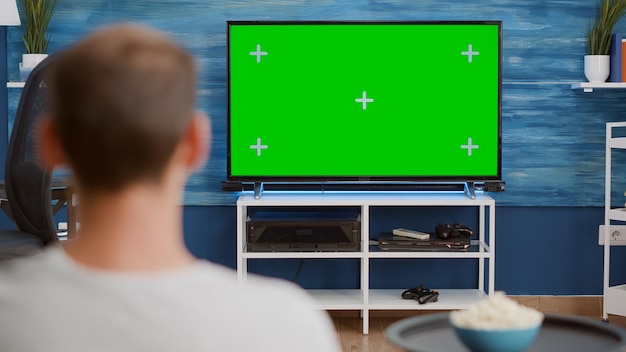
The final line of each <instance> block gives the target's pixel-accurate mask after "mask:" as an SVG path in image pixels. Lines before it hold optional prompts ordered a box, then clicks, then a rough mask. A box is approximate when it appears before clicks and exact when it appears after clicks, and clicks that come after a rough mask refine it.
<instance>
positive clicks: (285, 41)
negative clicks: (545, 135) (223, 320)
mask: <svg viewBox="0 0 626 352" xmlns="http://www.w3.org/2000/svg"><path fill="white" fill-rule="evenodd" d="M500 63H501V22H499V21H486V22H485V21H481V22H467V21H463V22H240V21H231V22H228V99H229V100H228V151H227V152H228V157H227V160H228V178H229V180H237V181H271V180H276V181H281V180H282V181H298V180H328V181H333V180H338V181H341V180H363V179H367V180H399V181H401V180H416V181H420V180H422V181H424V180H426V181H427V180H468V181H469V180H499V179H500V177H501V174H500V173H501V165H500V162H501V154H500V153H501V126H500V123H501V115H500V114H501V109H500V107H501V73H500Z"/></svg>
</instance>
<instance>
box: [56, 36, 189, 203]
mask: <svg viewBox="0 0 626 352" xmlns="http://www.w3.org/2000/svg"><path fill="white" fill-rule="evenodd" d="M49 88H51V89H49V91H50V92H51V111H50V112H51V116H52V126H53V127H54V129H55V131H56V134H57V136H58V140H59V143H60V146H61V149H62V151H63V153H64V155H65V158H66V161H67V162H68V164H69V166H70V168H71V169H72V171H73V172H74V176H75V177H76V179H77V181H78V183H79V184H80V186H81V187H82V188H83V190H84V191H86V192H102V191H105V192H114V191H118V190H121V189H123V188H124V187H126V186H129V185H131V184H133V183H137V182H143V181H149V182H152V181H155V182H158V181H159V180H160V178H161V176H162V175H163V171H164V169H165V167H166V165H167V163H168V161H169V160H170V158H171V156H172V155H173V152H174V150H175V149H176V146H177V145H178V142H179V141H180V139H181V136H182V135H183V133H184V132H185V129H186V127H187V126H188V123H189V120H190V118H191V117H192V115H193V111H194V104H195V102H194V100H195V99H194V96H195V67H194V62H193V58H192V57H191V55H189V54H188V53H187V52H186V51H185V50H183V49H182V48H180V47H179V46H178V45H176V43H174V42H173V41H172V40H171V39H169V38H168V37H167V36H166V35H164V34H163V33H160V32H158V31H154V30H151V29H148V28H145V27H141V26H137V25H118V26H114V27H110V28H107V29H103V30H100V31H98V32H96V33H95V34H93V35H91V36H89V37H88V38H86V39H85V40H83V41H81V42H80V43H78V44H77V45H76V46H74V47H72V48H71V49H69V50H67V51H65V52H63V53H61V54H60V57H59V59H58V60H57V62H56V63H55V67H54V70H53V73H52V76H51V81H50V85H49Z"/></svg>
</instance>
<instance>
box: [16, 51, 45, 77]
mask: <svg viewBox="0 0 626 352" xmlns="http://www.w3.org/2000/svg"><path fill="white" fill-rule="evenodd" d="M47 57H48V54H22V62H20V81H22V82H23V81H26V79H27V78H28V75H30V72H31V71H32V70H33V68H35V66H37V65H39V63H40V62H42V61H43V60H44V59H45V58H47Z"/></svg>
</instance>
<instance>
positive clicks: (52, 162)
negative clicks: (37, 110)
mask: <svg viewBox="0 0 626 352" xmlns="http://www.w3.org/2000/svg"><path fill="white" fill-rule="evenodd" d="M37 129H38V130H39V136H40V143H39V150H38V156H39V161H40V162H41V163H42V165H45V166H46V167H47V168H50V169H52V168H54V167H55V166H60V165H64V164H65V163H66V158H65V153H63V149H62V148H61V144H60V143H59V137H58V135H57V133H56V129H55V128H54V124H53V123H52V119H51V118H49V117H44V118H42V119H40V120H39V123H38V126H37Z"/></svg>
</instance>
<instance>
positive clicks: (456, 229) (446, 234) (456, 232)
mask: <svg viewBox="0 0 626 352" xmlns="http://www.w3.org/2000/svg"><path fill="white" fill-rule="evenodd" d="M435 233H437V237H439V238H442V239H444V240H445V239H447V238H452V237H460V236H465V237H467V238H471V237H472V236H474V231H472V229H471V228H470V227H469V226H467V225H463V224H459V223H458V222H455V223H454V224H441V223H440V224H437V226H435Z"/></svg>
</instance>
